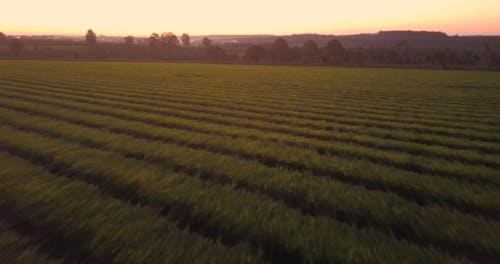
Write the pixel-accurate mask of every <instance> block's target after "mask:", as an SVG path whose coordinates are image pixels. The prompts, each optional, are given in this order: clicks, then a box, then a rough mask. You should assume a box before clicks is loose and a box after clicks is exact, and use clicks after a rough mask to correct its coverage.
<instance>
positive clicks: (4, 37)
mask: <svg viewBox="0 0 500 264" xmlns="http://www.w3.org/2000/svg"><path fill="white" fill-rule="evenodd" d="M6 38H7V36H5V34H4V33H3V32H0V41H2V40H5V39H6Z"/></svg>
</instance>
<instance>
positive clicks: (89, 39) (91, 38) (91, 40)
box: [85, 29, 97, 45]
mask: <svg viewBox="0 0 500 264" xmlns="http://www.w3.org/2000/svg"><path fill="white" fill-rule="evenodd" d="M85 42H86V43H87V44H88V45H94V44H96V43H97V36H96V34H95V33H94V31H92V29H89V30H87V34H85Z"/></svg>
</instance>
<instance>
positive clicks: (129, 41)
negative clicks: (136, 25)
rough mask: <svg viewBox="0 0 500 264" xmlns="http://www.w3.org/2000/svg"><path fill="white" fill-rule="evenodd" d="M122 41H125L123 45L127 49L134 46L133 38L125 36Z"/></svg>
mask: <svg viewBox="0 0 500 264" xmlns="http://www.w3.org/2000/svg"><path fill="white" fill-rule="evenodd" d="M123 40H124V41H125V45H126V46H127V47H132V46H133V45H134V40H135V38H134V36H126V37H124V38H123Z"/></svg>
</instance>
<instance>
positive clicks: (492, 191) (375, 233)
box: [0, 61, 500, 263]
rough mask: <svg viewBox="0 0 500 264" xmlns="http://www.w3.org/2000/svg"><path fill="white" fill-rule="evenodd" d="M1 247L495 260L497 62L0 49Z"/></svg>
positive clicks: (131, 256) (116, 258)
mask: <svg viewBox="0 0 500 264" xmlns="http://www.w3.org/2000/svg"><path fill="white" fill-rule="evenodd" d="M0 256H1V258H2V259H3V260H6V262H7V263H10V262H22V263H33V262H35V263H61V262H86V263H470V262H476V263H498V261H499V260H500V74H499V73H498V72H496V73H495V72H479V71H477V72H472V71H469V72H465V71H464V72H462V71H439V70H410V69H407V70H404V69H368V68H328V67H298V66H289V67H285V66H245V65H209V64H176V63H126V62H34V61H0ZM0 262H3V261H0Z"/></svg>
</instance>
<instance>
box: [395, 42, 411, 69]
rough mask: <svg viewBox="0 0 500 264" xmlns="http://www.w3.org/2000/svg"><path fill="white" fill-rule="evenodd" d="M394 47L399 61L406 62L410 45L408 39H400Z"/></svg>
mask: <svg viewBox="0 0 500 264" xmlns="http://www.w3.org/2000/svg"><path fill="white" fill-rule="evenodd" d="M395 49H396V52H397V53H398V55H399V58H400V62H401V63H402V64H406V63H408V61H409V55H410V45H409V44H408V41H406V40H402V41H400V42H398V43H396V47H395Z"/></svg>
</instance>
